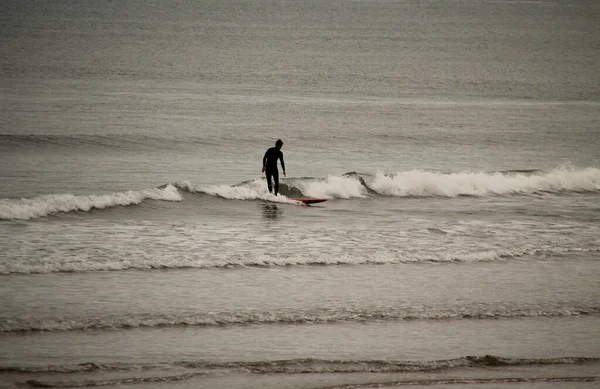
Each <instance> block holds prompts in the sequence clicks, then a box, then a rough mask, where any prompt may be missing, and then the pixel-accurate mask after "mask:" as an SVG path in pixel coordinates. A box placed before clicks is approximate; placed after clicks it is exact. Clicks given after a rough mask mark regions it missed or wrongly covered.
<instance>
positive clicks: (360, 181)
mask: <svg viewBox="0 0 600 389" xmlns="http://www.w3.org/2000/svg"><path fill="white" fill-rule="evenodd" d="M179 190H181V191H184V192H189V193H197V194H204V195H209V196H215V197H219V198H223V199H228V200H264V201H270V202H277V203H287V204H297V202H295V201H292V200H290V199H289V198H288V197H319V198H326V199H352V198H364V197H368V196H372V195H380V196H391V197H404V198H407V197H408V198H415V197H416V198H431V197H435V198H440V197H442V198H455V197H460V196H477V197H484V196H508V195H539V194H561V193H586V192H598V191H600V169H597V168H591V167H590V168H585V169H579V170H578V169H574V168H571V167H561V168H558V169H555V170H553V171H550V172H541V171H537V170H515V171H507V172H492V173H486V172H462V173H449V174H444V173H433V172H426V171H421V170H411V171H406V172H399V173H396V174H383V173H377V174H375V175H370V174H361V173H354V172H352V173H346V174H344V175H342V176H329V177H326V178H312V177H303V178H286V179H282V180H281V184H280V192H281V194H280V195H278V196H274V195H272V194H270V193H269V192H268V190H267V186H266V185H265V182H264V179H255V180H250V181H245V182H242V183H239V184H237V185H201V184H192V183H190V182H189V181H183V182H177V183H173V184H166V185H163V186H160V187H158V188H153V189H145V190H141V191H128V192H121V193H112V194H104V195H86V196H82V195H73V194H50V195H44V196H38V197H34V198H22V199H10V198H9V199H7V198H5V199H0V220H3V219H4V220H11V219H19V220H27V219H34V218H39V217H44V216H48V215H52V214H57V213H61V212H74V211H89V210H92V209H105V208H111V207H116V206H128V205H137V204H140V203H141V202H143V201H144V200H146V199H153V200H163V201H182V200H183V196H182V195H181V193H179Z"/></svg>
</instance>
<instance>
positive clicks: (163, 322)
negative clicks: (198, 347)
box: [0, 305, 600, 332]
mask: <svg viewBox="0 0 600 389" xmlns="http://www.w3.org/2000/svg"><path fill="white" fill-rule="evenodd" d="M599 314H600V306H597V307H593V306H592V307H590V306H587V307H586V306H556V307H535V306H532V307H527V306H525V307H494V306H485V305H481V306H467V307H448V308H439V307H412V308H411V307H408V308H406V307H398V308H393V307H388V308H374V309H326V308H320V309H311V310H293V311H270V312H260V311H247V312H221V313H202V312H199V313H187V314H180V315H160V314H152V315H150V314H139V315H127V316H115V317H110V316H107V317H98V318H86V319H74V318H70V317H66V318H40V319H30V318H0V319H2V320H1V321H0V332H29V331H51V332H55V331H83V330H111V329H124V328H140V327H149V328H154V327H178V326H231V325H250V324H252V325H255V324H260V325H264V324H306V323H338V322H369V321H402V320H449V319H453V320H470V319H474V320H478V319H479V320H481V319H500V318H515V317H540V316H544V317H546V316H547V317H553V316H582V315H599Z"/></svg>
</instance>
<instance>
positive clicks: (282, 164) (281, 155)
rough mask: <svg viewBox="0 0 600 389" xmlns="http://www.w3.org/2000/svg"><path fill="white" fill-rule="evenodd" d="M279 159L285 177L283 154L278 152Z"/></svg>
mask: <svg viewBox="0 0 600 389" xmlns="http://www.w3.org/2000/svg"><path fill="white" fill-rule="evenodd" d="M280 153H281V154H279V159H281V168H282V169H283V176H284V177H285V162H283V153H282V152H281V151H280Z"/></svg>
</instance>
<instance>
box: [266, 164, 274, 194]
mask: <svg viewBox="0 0 600 389" xmlns="http://www.w3.org/2000/svg"><path fill="white" fill-rule="evenodd" d="M272 174H273V173H271V172H270V171H268V170H267V172H266V176H267V188H269V193H271V192H272V191H273V185H271V175H272Z"/></svg>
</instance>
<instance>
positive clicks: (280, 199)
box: [177, 180, 297, 204]
mask: <svg viewBox="0 0 600 389" xmlns="http://www.w3.org/2000/svg"><path fill="white" fill-rule="evenodd" d="M177 186H178V187H180V188H182V189H185V190H187V191H189V192H195V193H205V194H208V195H211V196H218V197H222V198H225V199H230V200H266V201H272V202H276V203H286V204H297V202H296V201H293V200H290V199H288V198H287V197H286V196H283V195H281V194H278V195H277V196H275V195H274V194H272V193H269V190H268V188H267V184H266V183H265V182H264V181H262V180H254V181H250V182H247V183H245V184H244V185H239V186H228V185H208V186H206V185H193V184H191V183H190V182H188V181H185V182H181V183H177Z"/></svg>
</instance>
